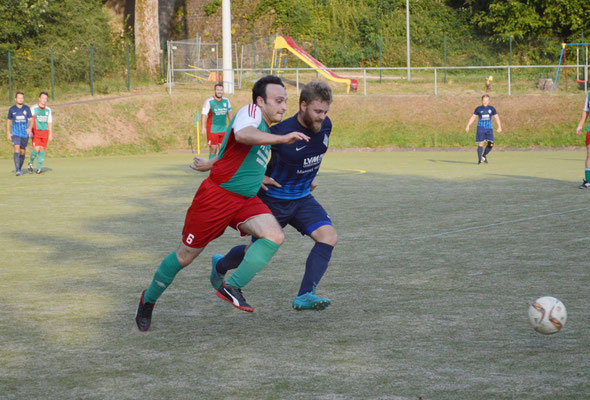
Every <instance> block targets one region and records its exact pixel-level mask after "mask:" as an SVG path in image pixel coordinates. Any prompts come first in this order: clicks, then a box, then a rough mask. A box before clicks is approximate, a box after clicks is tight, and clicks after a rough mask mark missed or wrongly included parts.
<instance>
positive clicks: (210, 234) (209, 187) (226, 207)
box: [182, 178, 272, 249]
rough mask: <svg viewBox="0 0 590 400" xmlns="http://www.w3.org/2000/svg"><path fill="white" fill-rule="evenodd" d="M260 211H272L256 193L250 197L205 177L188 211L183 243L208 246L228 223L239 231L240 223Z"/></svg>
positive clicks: (242, 234) (189, 245) (199, 246)
mask: <svg viewBox="0 0 590 400" xmlns="http://www.w3.org/2000/svg"><path fill="white" fill-rule="evenodd" d="M261 214H271V215H272V213H271V211H270V210H269V208H268V207H267V206H266V205H265V204H264V203H263V202H262V200H260V199H259V198H258V197H257V196H254V197H251V198H247V197H244V196H242V195H239V194H236V193H233V192H230V191H228V190H225V189H223V188H222V187H220V186H218V185H217V184H215V183H213V182H212V181H211V180H210V179H209V178H207V179H205V180H204V181H203V183H201V186H199V189H198V190H197V193H196V194H195V197H194V198H193V203H192V204H191V206H190V207H189V209H188V211H187V212H186V219H185V220H184V228H183V229H182V243H184V244H185V245H187V246H188V247H192V248H194V249H198V248H201V247H205V246H206V245H207V244H209V243H210V242H211V241H213V240H214V239H216V238H218V237H219V236H221V235H222V234H223V232H225V228H227V227H228V226H230V227H232V228H233V229H235V230H237V231H238V232H240V234H241V236H246V234H245V233H244V232H242V231H240V228H239V226H240V224H242V223H244V222H246V221H247V220H249V219H250V218H252V217H255V216H257V215H261Z"/></svg>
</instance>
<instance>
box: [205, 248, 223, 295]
mask: <svg viewBox="0 0 590 400" xmlns="http://www.w3.org/2000/svg"><path fill="white" fill-rule="evenodd" d="M222 258H223V256H222V255H221V254H215V255H214V256H213V258H212V259H211V276H210V277H209V279H210V280H211V286H213V289H215V290H219V288H220V287H221V284H222V283H223V279H224V278H225V274H220V273H219V272H217V263H218V262H219V260H221V259H222Z"/></svg>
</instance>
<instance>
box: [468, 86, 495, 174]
mask: <svg viewBox="0 0 590 400" xmlns="http://www.w3.org/2000/svg"><path fill="white" fill-rule="evenodd" d="M492 117H493V118H494V119H495V120H496V124H497V125H498V132H502V123H501V122H500V117H499V116H498V113H497V112H496V109H495V108H494V107H492V106H490V96H488V95H487V94H484V95H483V96H482V97H481V106H479V107H477V108H476V109H475V111H474V112H473V115H472V116H471V118H470V119H469V122H468V123H467V127H466V128H465V131H466V132H469V127H470V126H471V124H472V123H473V121H475V119H476V118H479V121H477V133H476V135H475V141H476V142H477V163H478V164H481V162H482V161H483V162H485V163H486V164H487V162H488V159H487V155H488V153H489V152H490V151H492V148H493V147H494V130H493V126H492ZM484 142H487V143H488V145H487V146H486V148H485V150H484V148H483V144H484Z"/></svg>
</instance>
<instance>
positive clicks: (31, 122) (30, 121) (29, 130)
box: [27, 115, 35, 138]
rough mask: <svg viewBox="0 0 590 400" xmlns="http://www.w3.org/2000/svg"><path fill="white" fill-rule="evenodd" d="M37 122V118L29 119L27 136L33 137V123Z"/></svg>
mask: <svg viewBox="0 0 590 400" xmlns="http://www.w3.org/2000/svg"><path fill="white" fill-rule="evenodd" d="M34 122H35V118H33V116H32V115H31V118H29V119H28V121H27V123H28V125H27V135H29V137H31V138H32V137H33V123H34Z"/></svg>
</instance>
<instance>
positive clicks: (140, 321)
mask: <svg viewBox="0 0 590 400" xmlns="http://www.w3.org/2000/svg"><path fill="white" fill-rule="evenodd" d="M144 295H145V290H144V291H143V292H141V298H140V299H139V305H138V306H137V312H136V313H135V323H136V324H137V328H138V329H139V330H140V331H141V332H147V331H149V330H150V325H151V324H152V311H154V306H155V304H152V303H144V301H143V296H144Z"/></svg>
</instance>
